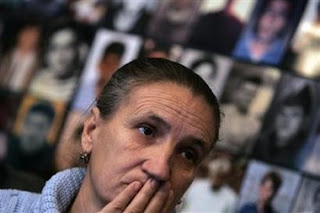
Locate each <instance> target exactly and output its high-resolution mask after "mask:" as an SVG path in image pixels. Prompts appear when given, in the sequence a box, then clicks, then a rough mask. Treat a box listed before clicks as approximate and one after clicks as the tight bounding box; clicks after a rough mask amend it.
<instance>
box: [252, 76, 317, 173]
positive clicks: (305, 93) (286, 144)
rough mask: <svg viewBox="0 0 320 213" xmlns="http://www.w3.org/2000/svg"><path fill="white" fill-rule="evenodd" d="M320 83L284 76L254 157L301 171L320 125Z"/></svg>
mask: <svg viewBox="0 0 320 213" xmlns="http://www.w3.org/2000/svg"><path fill="white" fill-rule="evenodd" d="M319 86H320V85H319V84H317V83H316V82H313V81H310V80H306V79H302V78H298V77H295V76H292V75H288V74H284V75H283V77H282V79H281V81H280V82H279V85H278V87H277V89H276V93H275V94H276V95H275V96H274V99H273V101H272V105H271V106H270V108H269V110H268V112H267V114H266V116H265V120H264V123H263V127H262V129H261V132H260V135H259V137H258V138H257V141H256V143H255V148H254V150H253V155H254V156H255V157H256V158H258V159H261V160H264V161H267V162H270V163H273V164H277V165H281V166H284V167H288V168H299V167H300V166H299V165H300V164H301V162H302V161H303V159H301V153H302V152H303V151H304V148H305V145H306V142H307V140H308V139H309V137H310V133H311V132H312V131H311V130H312V126H313V124H314V122H315V121H316V119H315V118H316V112H317V110H318V108H319V97H320V89H319Z"/></svg>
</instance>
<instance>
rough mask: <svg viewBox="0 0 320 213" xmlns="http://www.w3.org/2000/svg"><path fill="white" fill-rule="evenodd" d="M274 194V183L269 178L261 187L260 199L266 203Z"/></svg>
mask: <svg viewBox="0 0 320 213" xmlns="http://www.w3.org/2000/svg"><path fill="white" fill-rule="evenodd" d="M273 196H274V190H273V183H272V181H271V180H270V179H267V180H266V181H265V182H263V183H262V184H261V185H260V187H259V201H260V202H262V203H264V204H266V203H269V202H270V201H271V200H272V198H273Z"/></svg>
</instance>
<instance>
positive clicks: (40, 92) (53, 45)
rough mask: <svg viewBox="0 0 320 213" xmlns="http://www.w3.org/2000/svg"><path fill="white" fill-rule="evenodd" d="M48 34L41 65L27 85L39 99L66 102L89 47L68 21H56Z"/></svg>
mask: <svg viewBox="0 0 320 213" xmlns="http://www.w3.org/2000/svg"><path fill="white" fill-rule="evenodd" d="M52 24H53V25H52V26H51V27H50V29H48V31H47V37H46V39H45V40H44V46H43V54H42V56H43V58H42V60H43V61H42V66H40V67H39V69H38V70H37V73H36V74H35V77H34V78H33V80H32V82H31V85H30V92H31V93H32V94H34V95H36V96H38V97H40V98H44V99H48V100H54V101H63V102H68V101H69V100H70V98H71V97H72V95H73V93H74V91H75V88H76V86H77V83H78V80H79V78H80V75H81V71H82V65H83V62H84V59H85V56H86V53H87V49H88V46H87V44H86V43H85V42H84V41H83V40H82V38H81V35H82V34H81V32H80V31H78V28H76V27H75V26H74V25H73V23H72V22H71V21H68V20H59V21H57V22H55V23H52Z"/></svg>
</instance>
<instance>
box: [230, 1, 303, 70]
mask: <svg viewBox="0 0 320 213" xmlns="http://www.w3.org/2000/svg"><path fill="white" fill-rule="evenodd" d="M305 4H306V1H304V0H297V1H291V0H262V1H258V4H257V5H256V7H255V9H254V11H253V14H252V16H251V17H252V18H251V19H250V21H249V23H248V25H247V26H246V29H245V30H244V31H243V33H242V34H241V37H240V39H239V40H238V42H237V44H236V46H235V49H234V50H233V53H232V55H233V56H235V57H236V58H239V59H243V60H246V61H250V62H254V63H263V64H270V65H277V64H279V63H280V61H281V59H282V56H283V54H284V51H285V50H286V48H287V45H288V42H289V40H290V39H291V37H292V35H293V33H294V31H295V28H296V25H297V24H298V21H299V19H300V17H301V15H302V12H303V9H304V7H305Z"/></svg>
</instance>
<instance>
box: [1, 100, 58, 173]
mask: <svg viewBox="0 0 320 213" xmlns="http://www.w3.org/2000/svg"><path fill="white" fill-rule="evenodd" d="M55 116H56V112H55V109H54V107H53V106H52V104H51V103H49V102H46V101H40V100H39V101H38V102H35V103H34V104H32V105H31V106H30V108H29V109H27V111H26V112H25V115H24V118H23V119H22V121H21V127H20V131H19V132H17V133H15V134H12V135H11V137H10V138H9V140H8V153H7V163H8V164H10V165H11V166H13V167H14V168H16V169H18V170H24V171H28V172H33V173H36V174H38V175H41V176H45V175H47V174H48V172H49V171H50V170H51V169H52V155H53V145H51V144H49V141H48V139H47V138H48V134H49V132H50V130H51V128H52V125H53V121H54V118H55Z"/></svg>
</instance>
